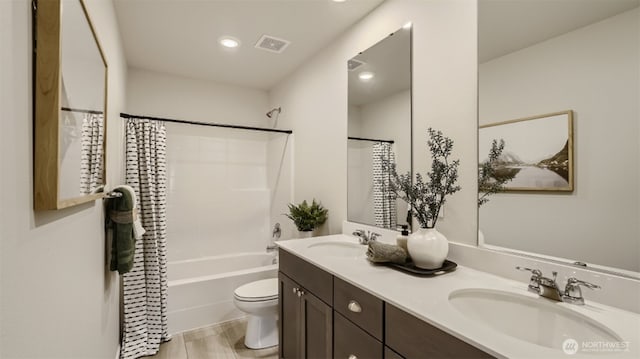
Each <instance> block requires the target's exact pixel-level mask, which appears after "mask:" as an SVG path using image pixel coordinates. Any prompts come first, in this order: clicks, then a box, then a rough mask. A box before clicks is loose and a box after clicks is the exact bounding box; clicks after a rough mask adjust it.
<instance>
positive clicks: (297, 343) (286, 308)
mask: <svg viewBox="0 0 640 359" xmlns="http://www.w3.org/2000/svg"><path fill="white" fill-rule="evenodd" d="M278 279H279V282H280V283H279V293H278V294H279V299H280V303H279V306H280V318H279V321H280V358H284V359H298V358H301V353H302V351H301V339H302V337H301V336H300V334H301V333H300V326H301V323H302V313H301V307H300V298H299V297H298V294H297V289H300V286H299V285H298V284H297V283H296V282H294V281H292V280H291V279H289V278H288V277H287V276H285V275H284V274H282V273H278Z"/></svg>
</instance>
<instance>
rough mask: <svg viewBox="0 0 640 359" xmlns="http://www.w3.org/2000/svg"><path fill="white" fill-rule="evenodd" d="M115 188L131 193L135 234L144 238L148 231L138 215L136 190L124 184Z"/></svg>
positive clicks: (139, 237) (137, 237)
mask: <svg viewBox="0 0 640 359" xmlns="http://www.w3.org/2000/svg"><path fill="white" fill-rule="evenodd" d="M115 189H122V190H125V191H128V192H129V194H130V195H131V200H132V201H133V209H132V214H133V236H134V237H135V238H136V239H142V235H143V234H144V232H146V231H145V230H144V228H143V227H142V223H141V222H140V217H138V201H137V199H136V191H134V190H133V187H131V186H127V185H124V184H123V185H120V186H117V187H116V188H115Z"/></svg>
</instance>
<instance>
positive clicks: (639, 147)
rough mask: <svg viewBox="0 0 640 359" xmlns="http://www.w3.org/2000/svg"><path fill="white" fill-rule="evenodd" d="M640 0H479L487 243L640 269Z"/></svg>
mask: <svg viewBox="0 0 640 359" xmlns="http://www.w3.org/2000/svg"><path fill="white" fill-rule="evenodd" d="M639 3H640V1H638V0H610V1H537V0H520V1H491V0H480V2H479V21H478V24H479V51H478V52H479V67H478V68H479V128H480V130H479V131H480V132H479V152H478V153H479V158H478V160H479V163H480V165H481V167H480V168H481V170H480V176H479V178H480V181H479V188H480V189H481V192H480V193H479V198H481V199H482V200H481V201H479V205H480V207H479V230H480V232H479V244H480V245H481V246H485V247H488V248H491V249H497V250H502V251H510V252H515V253H526V254H527V255H531V254H533V255H536V256H541V257H543V258H551V259H555V260H559V261H562V262H565V263H573V264H575V265H586V266H587V267H589V268H593V269H595V270H604V271H612V270H613V271H615V272H618V273H621V274H624V275H628V276H631V277H636V278H637V277H640V273H639V272H640V224H639V220H638V219H639V218H640V186H639V185H638V184H639V183H640V131H639V130H638V129H639V125H640V111H639V102H638V98H640V92H639V89H640V47H639V45H640V35H639V34H640V25H639V19H640V13H639V11H640V9H639V8H638V5H639ZM494 140H495V141H496V142H495V145H494V146H493V148H492V143H494V142H493V141H494ZM501 140H502V141H504V142H501ZM502 144H503V145H504V146H502ZM490 155H491V156H490ZM491 158H493V159H492V160H490V159H491ZM489 162H491V166H489V167H486V166H482V165H483V164H484V165H486V164H488V163H489ZM483 168H484V169H487V168H489V171H490V172H492V173H490V174H491V175H490V176H483V174H482V172H483V170H482V169H483ZM492 191H493V193H491V192H492Z"/></svg>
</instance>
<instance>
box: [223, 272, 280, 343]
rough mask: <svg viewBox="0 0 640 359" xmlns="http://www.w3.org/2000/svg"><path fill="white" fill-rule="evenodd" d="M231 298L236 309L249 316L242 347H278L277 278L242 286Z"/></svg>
mask: <svg viewBox="0 0 640 359" xmlns="http://www.w3.org/2000/svg"><path fill="white" fill-rule="evenodd" d="M233 298H234V300H233V302H234V304H235V305H236V307H238V309H240V310H241V311H243V312H245V313H247V314H248V315H249V320H248V322H247V333H246V334H245V336H244V345H246V346H247V348H250V349H262V348H267V347H272V346H274V345H278V324H277V319H278V278H270V279H263V280H258V281H255V282H251V283H247V284H245V285H242V286H240V287H238V288H236V290H235V291H234V292H233Z"/></svg>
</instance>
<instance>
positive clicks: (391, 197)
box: [372, 142, 397, 229]
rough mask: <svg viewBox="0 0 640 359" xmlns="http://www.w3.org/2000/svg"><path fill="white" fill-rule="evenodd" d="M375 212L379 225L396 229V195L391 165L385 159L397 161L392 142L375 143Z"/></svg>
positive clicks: (376, 221) (390, 161) (376, 222)
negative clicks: (391, 183)
mask: <svg viewBox="0 0 640 359" xmlns="http://www.w3.org/2000/svg"><path fill="white" fill-rule="evenodd" d="M372 160H373V214H374V217H375V224H376V226H378V227H384V228H391V229H395V228H396V224H397V211H396V196H395V194H394V193H393V192H391V190H390V188H389V183H390V182H391V173H390V172H389V166H383V160H386V161H387V162H388V163H394V162H395V156H394V154H393V151H391V144H390V143H386V142H376V143H375V144H374V145H373V159H372Z"/></svg>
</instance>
